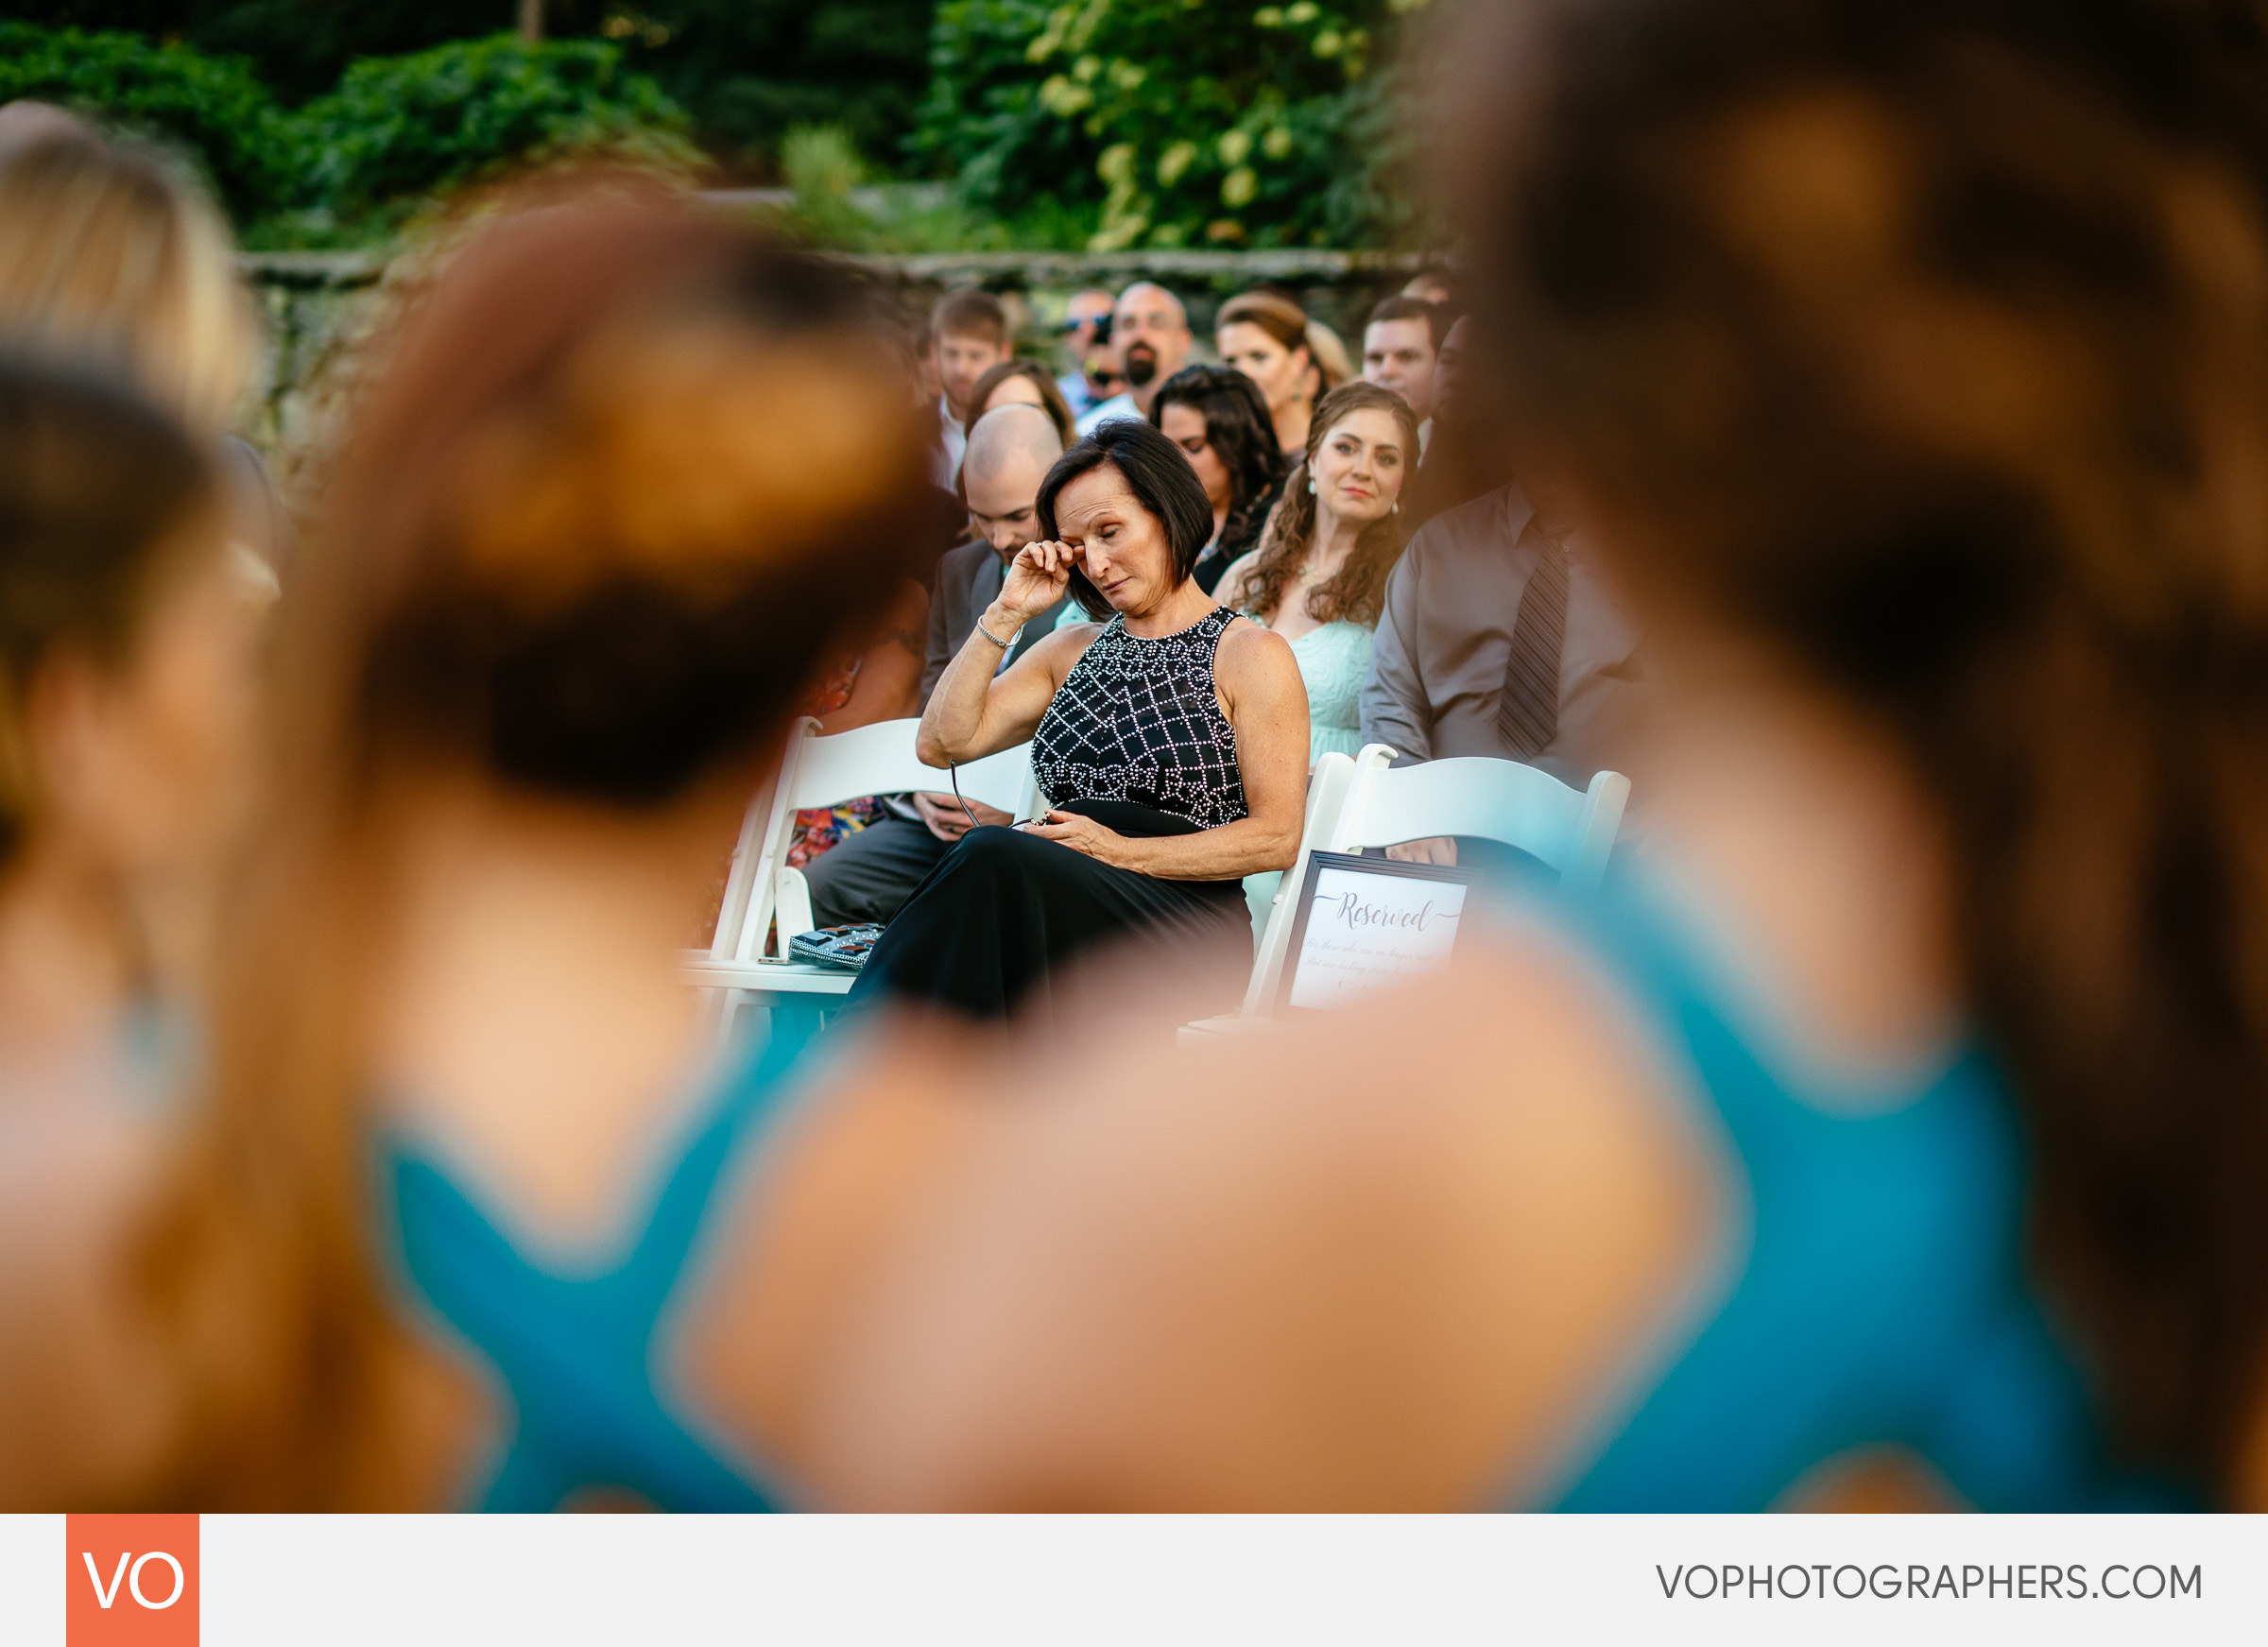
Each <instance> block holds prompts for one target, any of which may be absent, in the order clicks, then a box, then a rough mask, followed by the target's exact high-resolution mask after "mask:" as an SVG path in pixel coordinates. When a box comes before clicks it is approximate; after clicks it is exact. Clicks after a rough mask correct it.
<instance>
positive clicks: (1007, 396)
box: [968, 360, 1074, 548]
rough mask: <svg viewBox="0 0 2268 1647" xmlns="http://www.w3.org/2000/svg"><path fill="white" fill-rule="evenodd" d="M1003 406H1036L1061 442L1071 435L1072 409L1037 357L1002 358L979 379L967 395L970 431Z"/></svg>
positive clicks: (1069, 438)
mask: <svg viewBox="0 0 2268 1647" xmlns="http://www.w3.org/2000/svg"><path fill="white" fill-rule="evenodd" d="M1002 406H1037V407H1039V408H1040V411H1042V412H1045V413H1046V414H1047V420H1048V421H1049V422H1051V423H1053V424H1054V425H1055V426H1056V434H1057V437H1059V438H1060V439H1061V440H1062V442H1063V444H1064V445H1066V446H1068V445H1070V444H1071V442H1072V440H1073V438H1074V435H1073V431H1072V423H1073V417H1072V410H1071V407H1070V406H1069V405H1068V404H1067V403H1065V402H1064V399H1063V391H1062V390H1060V389H1058V388H1057V386H1056V380H1055V379H1054V378H1052V377H1050V376H1048V375H1047V368H1045V367H1044V366H1041V365H1040V363H1039V362H1038V361H1036V360H1004V361H1002V362H1001V363H1000V364H999V365H998V366H996V367H994V368H993V369H991V370H990V371H988V372H987V373H985V375H984V376H982V377H980V378H978V379H977V380H976V388H975V390H974V392H972V393H971V395H970V397H969V421H968V427H969V428H970V429H971V430H973V429H974V428H975V427H976V420H978V419H979V418H981V417H983V416H984V415H985V414H986V413H987V412H991V411H997V410H999V409H1000V408H1001V407H1002ZM1018 547H1020V548H1021V547H1022V545H1021V544H1020V545H1018Z"/></svg>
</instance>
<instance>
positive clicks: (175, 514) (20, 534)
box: [0, 356, 220, 871]
mask: <svg viewBox="0 0 2268 1647" xmlns="http://www.w3.org/2000/svg"><path fill="white" fill-rule="evenodd" d="M218 510H219V505H218V499H217V496H216V493H215V482H214V477H213V474H212V472H211V471H210V470H209V469H208V468H207V467H206V465H205V463H204V462H203V460H202V459H201V458H200V457H199V456H198V454H197V451H196V449H195V448H194V447H192V446H191V444H190V442H189V440H188V438H187V437H186V436H184V435H183V434H182V432H181V431H180V429H178V428H177V427H175V425H174V424H173V423H172V422H171V421H170V420H168V419H166V418H165V417H164V416H163V414H162V413H160V412H158V411H156V410H154V409H152V408H151V407H149V406H147V405H146V404H144V403H142V402H141V401H140V400H139V399H137V398H135V397H134V396H132V395H131V394H130V393H129V392H128V391H127V390H126V389H125V388H124V387H122V386H116V385H112V384H106V383H103V382H99V381H97V380H94V379H92V378H89V377H86V376H85V375H83V374H80V373H77V372H73V371H69V370H66V369H62V368H59V367H55V366H49V365H42V364H35V363H31V362H26V361H24V360H20V359H10V358H8V357H6V356H0V871H5V870H6V869H7V868H8V867H9V865H11V864H12V863H13V862H14V861H15V859H16V857H17V855H18V854H19V853H20V852H21V851H22V849H23V848H24V846H25V844H26V841H27V840H28V839H29V838H30V837H31V836H32V835H33V834H34V832H36V831H37V830H38V829H39V828H40V827H41V824H40V819H41V811H42V798H41V775H40V773H39V772H38V771H37V770H36V766H37V763H36V761H35V759H34V754H33V749H32V746H31V737H30V731H29V728H28V727H27V726H26V714H27V712H29V709H30V704H31V699H32V696H33V694H34V693H35V692H36V691H37V683H38V680H39V678H40V674H41V671H42V669H43V666H44V665H45V664H46V663H47V661H49V660H50V659H51V658H53V657H54V656H55V655H56V654H57V653H58V652H59V651H60V650H62V649H64V648H76V649H77V650H78V651H80V652H83V653H84V654H86V655H87V656H89V657H91V658H93V659H94V660H95V661H98V662H102V663H105V664H109V663H114V662H117V661H121V660H123V659H124V657H125V656H126V655H127V654H128V653H129V651H130V650H131V649H132V647H133V645H134V642H135V638H136V635H137V632H138V629H139V626H140V624H141V620H142V618H143V616H144V615H145V613H146V611H147V610H148V609H149V606H150V603H151V600H152V597H153V596H154V595H155V594H156V593H157V592H158V589H159V586H160V585H161V583H162V582H163V579H164V577H165V576H166V575H167V574H168V573H169V572H170V571H173V570H174V569H175V568H176V567H177V566H178V565H179V564H180V563H181V562H182V561H184V560H185V559H186V558H188V557H189V556H190V554H191V553H192V552H193V550H194V549H195V548H196V547H197V546H198V543H199V539H198V536H197V528H198V526H199V525H200V524H202V525H203V526H205V527H206V528H207V530H206V532H205V534H204V537H203V540H202V546H203V547H204V549H205V550H206V552H207V553H217V552H218V547H219V542H220V538H219V525H220V521H219V512H218Z"/></svg>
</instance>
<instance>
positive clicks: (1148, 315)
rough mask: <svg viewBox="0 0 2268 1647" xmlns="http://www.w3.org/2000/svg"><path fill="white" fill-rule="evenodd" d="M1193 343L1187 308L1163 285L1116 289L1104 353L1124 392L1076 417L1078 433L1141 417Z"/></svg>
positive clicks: (1186, 358)
mask: <svg viewBox="0 0 2268 1647" xmlns="http://www.w3.org/2000/svg"><path fill="white" fill-rule="evenodd" d="M1194 341H1195V340H1194V338H1192V337H1191V336H1190V335H1189V311H1188V310H1187V309H1185V308H1183V307H1182V306H1181V300H1180V299H1179V298H1177V297H1175V296H1174V294H1173V293H1171V292H1169V291H1167V290H1166V289H1165V288H1164V287H1163V286H1161V285H1159V284H1157V283H1155V282H1151V281H1137V282H1136V283H1134V284H1132V285H1130V286H1128V287H1127V288H1126V289H1125V291H1123V292H1121V293H1119V294H1118V307H1117V308H1116V309H1114V310H1112V311H1111V315H1110V355H1111V358H1112V359H1113V360H1115V361H1116V362H1117V363H1118V372H1119V375H1120V376H1121V377H1123V378H1125V380H1126V392H1125V394H1123V395H1119V396H1116V397H1114V398H1113V399H1110V400H1108V401H1105V402H1104V403H1102V404H1101V405H1099V406H1097V407H1095V408H1094V410H1092V411H1091V412H1089V413H1088V414H1087V415H1086V416H1085V417H1084V418H1081V419H1080V420H1079V423H1078V429H1079V433H1080V434H1082V435H1091V434H1093V433H1094V431H1095V430H1096V429H1097V428H1098V427H1099V426H1101V425H1102V424H1104V423H1108V422H1110V421H1111V420H1114V419H1119V418H1134V419H1142V420H1147V419H1148V417H1149V415H1150V403H1151V402H1152V401H1153V400H1155V399H1157V397H1158V390H1159V388H1160V386H1162V385H1163V384H1164V382H1165V380H1166V379H1167V378H1169V377H1171V376H1173V375H1174V373H1176V372H1177V371H1179V370H1180V369H1182V367H1183V366H1185V365H1187V364H1188V362H1189V352H1190V349H1191V347H1192V345H1193V344H1194Z"/></svg>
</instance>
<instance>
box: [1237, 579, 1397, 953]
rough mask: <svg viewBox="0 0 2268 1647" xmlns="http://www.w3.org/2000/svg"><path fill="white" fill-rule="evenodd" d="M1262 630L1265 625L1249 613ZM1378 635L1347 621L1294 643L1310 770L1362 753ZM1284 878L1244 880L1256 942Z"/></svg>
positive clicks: (1323, 627)
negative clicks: (1367, 683)
mask: <svg viewBox="0 0 2268 1647" xmlns="http://www.w3.org/2000/svg"><path fill="white" fill-rule="evenodd" d="M1245 616H1246V617H1248V618H1251V619H1252V621H1253V622H1254V623H1256V624H1260V626H1261V627H1262V628H1263V629H1264V628H1266V627H1267V625H1266V624H1264V623H1262V622H1261V620H1260V618H1259V617H1258V616H1256V615H1255V614H1253V613H1251V612H1246V614H1245ZM1377 636H1378V631H1377V629H1375V628H1374V627H1372V626H1370V625H1368V624H1355V623H1349V622H1348V621H1347V620H1346V619H1345V618H1341V619H1338V620H1337V621H1336V622H1333V623H1329V624H1322V625H1319V626H1316V627H1314V628H1312V629H1310V630H1308V632H1307V633H1306V634H1304V635H1302V636H1300V637H1299V638H1298V639H1297V641H1294V642H1293V643H1291V645H1292V659H1293V661H1295V662H1297V664H1298V665H1299V679H1300V682H1301V683H1302V684H1303V685H1305V686H1306V688H1307V763H1308V764H1309V765H1310V766H1311V767H1312V766H1313V765H1314V763H1316V762H1317V761H1320V760H1321V759H1323V757H1324V756H1326V755H1332V754H1337V755H1346V756H1348V757H1349V758H1351V757H1352V756H1354V755H1356V754H1358V753H1360V752H1361V750H1362V747H1363V712H1362V696H1363V681H1364V679H1365V678H1366V677H1367V676H1368V675H1369V673H1370V643H1371V642H1372V641H1374V640H1375V639H1377ZM1282 881H1283V875H1282V873H1281V872H1280V871H1279V870H1273V869H1272V870H1270V871H1268V872H1267V873H1266V874H1264V875H1247V876H1246V877H1245V901H1246V905H1247V906H1248V907H1249V908H1250V909H1251V911H1252V932H1253V941H1254V942H1255V943H1257V942H1258V941H1259V935H1260V934H1261V933H1262V932H1263V931H1264V930H1265V929H1266V927H1267V924H1268V907H1269V905H1270V904H1272V903H1273V902H1274V901H1275V899H1276V888H1277V887H1278V886H1279V885H1280V884H1281V883H1282Z"/></svg>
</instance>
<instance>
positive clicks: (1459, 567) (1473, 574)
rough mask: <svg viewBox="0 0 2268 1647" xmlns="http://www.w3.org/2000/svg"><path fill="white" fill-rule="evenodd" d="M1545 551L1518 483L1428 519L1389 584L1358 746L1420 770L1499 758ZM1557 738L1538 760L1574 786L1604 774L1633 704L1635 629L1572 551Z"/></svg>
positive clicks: (1579, 555)
mask: <svg viewBox="0 0 2268 1647" xmlns="http://www.w3.org/2000/svg"><path fill="white" fill-rule="evenodd" d="M1544 547H1545V543H1544V540H1543V535H1542V532H1541V529H1540V528H1539V527H1538V524H1537V522H1536V511H1535V510H1534V509H1533V508H1532V507H1530V506H1529V504H1528V501H1527V499H1525V498H1524V497H1522V496H1521V493H1520V490H1519V489H1518V488H1517V487H1506V488H1504V489H1502V490H1501V491H1493V492H1490V493H1489V494H1488V495H1487V496H1486V497H1483V498H1478V499H1475V500H1474V501H1473V502H1471V503H1469V504H1465V505H1463V506H1459V507H1457V508H1453V509H1450V510H1448V511H1446V512H1445V513H1443V514H1440V515H1437V516H1435V518H1434V519H1433V520H1431V521H1429V522H1427V523H1426V524H1425V525H1424V527H1423V528H1421V529H1420V530H1419V532H1418V533H1417V537H1415V538H1413V539H1412V540H1410V546H1409V548H1408V549H1407V550H1405V551H1404V552H1403V554H1402V557H1401V560H1400V563H1399V564H1397V565H1396V567H1395V568H1394V571H1393V574H1392V575H1390V576H1389V577H1388V578H1387V580H1386V607H1385V611H1384V613H1383V616H1381V617H1380V619H1379V624H1378V640H1377V643H1376V644H1375V645H1374V646H1373V647H1372V648H1371V652H1370V677H1369V678H1368V679H1367V680H1366V681H1365V682H1364V685H1363V699H1362V712H1363V737H1364V739H1365V741H1366V742H1369V743H1376V744H1390V745H1392V746H1394V748H1395V749H1396V750H1397V751H1398V752H1399V753H1400V754H1401V755H1403V756H1405V757H1409V758H1412V759H1416V760H1420V761H1432V760H1437V759H1440V758H1442V757H1445V756H1451V755H1492V756H1497V757H1500V758H1502V757H1504V756H1506V755H1508V754H1509V751H1508V750H1507V749H1506V748H1505V746H1504V743H1503V734H1502V733H1501V732H1499V731H1498V729H1497V712H1498V709H1499V707H1500V706H1501V705H1502V703H1503V692H1504V671H1505V669H1506V667H1507V666H1508V664H1509V663H1510V661H1511V657H1512V624H1513V620H1514V617H1515V616H1516V614H1517V613H1518V612H1519V610H1520V597H1521V592H1522V591H1524V590H1525V589H1526V588H1527V585H1528V576H1529V575H1530V574H1531V573H1532V572H1534V570H1535V568H1536V558H1537V556H1538V554H1539V553H1540V552H1541V550H1542V549H1543V548H1544ZM1568 556H1569V583H1568V599H1567V634H1566V640H1565V642H1564V644H1563V646H1562V649H1561V653H1560V660H1559V729H1558V734H1557V735H1556V736H1555V738H1554V739H1553V741H1552V743H1551V744H1550V745H1549V746H1547V747H1546V748H1545V749H1544V750H1543V751H1542V753H1540V754H1539V755H1538V756H1537V757H1536V759H1535V762H1534V764H1536V765H1538V766H1540V767H1542V768H1543V769H1544V770H1546V771H1548V772H1550V773H1551V774H1552V775H1553V776H1554V777H1555V778H1558V779H1559V780H1561V781H1563V782H1567V783H1572V784H1575V785H1576V786H1578V787H1580V786H1581V785H1583V784H1585V783H1588V782H1589V781H1590V777H1591V775H1592V774H1593V773H1594V772H1596V771H1598V770H1599V769H1600V768H1601V767H1602V766H1606V765H1608V764H1610V763H1611V761H1610V758H1609V755H1608V751H1609V750H1610V749H1611V748H1612V747H1613V746H1614V743H1615V741H1616V739H1615V734H1616V732H1617V731H1618V730H1619V729H1620V728H1621V727H1622V726H1624V724H1625V721H1624V717H1625V716H1627V715H1628V714H1629V713H1630V712H1631V711H1632V708H1633V707H1634V705H1633V700H1634V697H1635V695H1636V692H1637V688H1638V682H1639V672H1638V669H1637V667H1636V663H1635V661H1634V657H1633V654H1634V653H1635V651H1636V649H1637V645H1638V631H1637V630H1636V628H1635V627H1633V626H1632V625H1631V623H1630V621H1629V619H1628V618H1627V617H1626V616H1625V615H1624V613H1623V611H1622V610H1621V609H1619V608H1618V607H1617V606H1616V605H1615V604H1614V601H1613V598H1612V596H1611V595H1610V594H1609V593H1608V592H1607V589H1606V583H1605V581H1604V580H1603V579H1602V578H1601V577H1600V575H1599V574H1598V572H1597V570H1596V568H1594V567H1592V566H1591V565H1589V564H1588V563H1587V560H1586V558H1585V556H1584V554H1583V552H1582V550H1581V548H1580V547H1579V546H1576V545H1570V547H1569V551H1568Z"/></svg>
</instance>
